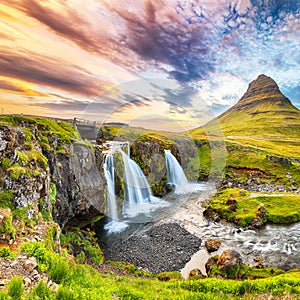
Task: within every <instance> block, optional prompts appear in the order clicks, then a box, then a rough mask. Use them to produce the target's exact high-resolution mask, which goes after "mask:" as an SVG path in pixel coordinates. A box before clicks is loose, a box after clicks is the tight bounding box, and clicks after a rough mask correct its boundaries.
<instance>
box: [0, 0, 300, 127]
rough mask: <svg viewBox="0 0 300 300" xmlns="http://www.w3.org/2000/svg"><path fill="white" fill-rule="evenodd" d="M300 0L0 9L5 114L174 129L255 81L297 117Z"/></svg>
mask: <svg viewBox="0 0 300 300" xmlns="http://www.w3.org/2000/svg"><path fill="white" fill-rule="evenodd" d="M299 37H300V0H290V1H286V0H240V1H239V0H237V1H228V0H226V1H225V0H199V1H188V0H178V1H176V0H145V1H140V0H129V1H126V0H122V1H121V0H84V1H83V0H60V1H59V0H53V1H47V0H40V1H37V0H23V1H22V0H19V1H18V0H1V2H0V109H1V112H3V113H16V114H20V113H23V114H34V115H44V116H52V117H60V118H74V117H77V118H83V119H89V120H96V121H97V122H99V123H103V122H124V123H128V124H130V125H132V126H139V127H145V128H154V129H162V130H174V131H181V130H185V129H190V128H193V127H197V126H199V124H203V123H205V122H207V121H208V120H209V119H211V118H213V117H215V116H217V115H218V114H220V113H222V112H223V111H225V110H226V109H228V108H229V107H231V106H232V105H234V104H235V103H236V102H237V101H238V100H239V99H240V98H241V97H242V95H243V94H244V93H245V92H246V90H247V87H248V85H249V83H250V82H251V81H252V80H254V79H255V78H257V77H258V75H260V74H266V75H268V76H270V77H272V78H273V79H274V80H275V81H276V82H277V84H278V85H279V88H280V89H281V91H282V92H283V93H284V94H285V95H286V96H287V97H288V98H289V99H290V100H291V101H292V103H293V104H294V105H295V106H296V107H298V108H300V83H299V82H300V68H299V63H300V51H299V49H300V45H299V43H300V38H299Z"/></svg>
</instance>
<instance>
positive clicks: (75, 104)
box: [30, 100, 89, 112]
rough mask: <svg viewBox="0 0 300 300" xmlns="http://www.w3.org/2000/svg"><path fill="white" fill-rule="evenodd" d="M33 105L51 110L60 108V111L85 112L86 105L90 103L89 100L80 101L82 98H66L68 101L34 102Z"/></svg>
mask: <svg viewBox="0 0 300 300" xmlns="http://www.w3.org/2000/svg"><path fill="white" fill-rule="evenodd" d="M30 105H31V106H39V107H43V108H48V109H51V110H60V111H70V110H72V111H78V112H83V111H84V110H85V109H86V107H87V106H88V105H89V102H87V101H80V100H73V101H70V100H66V101H59V102H54V101H49V102H42V103H41V102H33V103H30Z"/></svg>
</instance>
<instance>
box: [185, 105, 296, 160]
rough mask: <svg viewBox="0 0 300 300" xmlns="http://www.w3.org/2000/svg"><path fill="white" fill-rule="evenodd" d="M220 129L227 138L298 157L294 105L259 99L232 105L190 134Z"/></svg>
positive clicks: (199, 134)
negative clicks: (281, 104)
mask: <svg viewBox="0 0 300 300" xmlns="http://www.w3.org/2000/svg"><path fill="white" fill-rule="evenodd" d="M220 128H221V129H222V131H223V133H224V137H225V139H226V141H229V142H235V143H237V144H239V145H248V146H253V147H256V148H260V149H264V150H267V151H270V152H273V153H274V154H277V155H283V156H292V157H295V158H300V147H299V146H300V111H299V110H298V109H297V108H295V107H293V106H286V107H282V106H279V105H278V104H276V103H270V102H264V101H262V102H261V103H256V104H255V106H251V107H239V106H237V107H233V108H231V109H230V110H228V111H227V112H225V113H224V114H223V115H221V116H220V117H219V118H218V119H217V120H214V121H212V122H209V123H208V124H206V125H205V126H204V127H202V128H196V129H192V130H190V131H189V133H190V134H191V135H192V136H193V137H194V138H196V139H197V138H202V137H203V135H204V134H205V133H207V134H214V133H215V132H218V131H219V130H220Z"/></svg>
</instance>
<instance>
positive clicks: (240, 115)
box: [190, 74, 300, 139]
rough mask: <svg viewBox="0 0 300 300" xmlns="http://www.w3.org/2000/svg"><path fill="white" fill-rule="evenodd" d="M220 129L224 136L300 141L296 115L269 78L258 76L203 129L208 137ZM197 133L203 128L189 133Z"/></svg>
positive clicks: (299, 125)
mask: <svg viewBox="0 0 300 300" xmlns="http://www.w3.org/2000/svg"><path fill="white" fill-rule="evenodd" d="M220 127H221V129H222V130H223V132H224V135H225V136H256V137H274V138H275V137H276V138H285V139H300V111H299V110H298V109H297V108H296V107H295V106H293V105H292V103H291V101H290V100H289V99H288V98H287V97H285V96H284V95H283V94H282V93H281V91H280V89H279V87H278V85H277V84H276V82H275V81H274V80H273V79H272V78H270V77H268V76H266V75H263V74H262V75H259V76H258V77H257V79H255V80H253V81H252V82H251V83H250V84H249V86H248V89H247V91H246V93H245V94H244V95H243V96H242V98H241V99H240V100H239V101H238V102H237V103H236V104H235V105H234V106H232V107H231V108H230V109H228V110H227V111H226V112H224V113H223V114H221V115H220V116H219V117H218V118H216V119H214V120H212V121H210V122H209V123H207V124H206V125H205V126H204V128H205V131H206V132H211V133H213V132H217V130H218V128H220ZM201 132H202V133H203V132H204V131H203V128H202V129H200V128H199V129H194V130H191V131H190V133H191V134H192V135H194V136H195V137H197V136H200V135H201Z"/></svg>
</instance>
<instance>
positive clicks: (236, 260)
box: [217, 249, 243, 270]
mask: <svg viewBox="0 0 300 300" xmlns="http://www.w3.org/2000/svg"><path fill="white" fill-rule="evenodd" d="M242 263H243V261H242V258H241V255H240V254H239V253H238V252H237V251H235V250H232V249H227V250H225V251H223V253H222V254H221V256H220V257H219V259H218V261H217V265H218V268H219V270H228V269H230V268H232V267H236V266H240V265H241V264H242Z"/></svg>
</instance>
